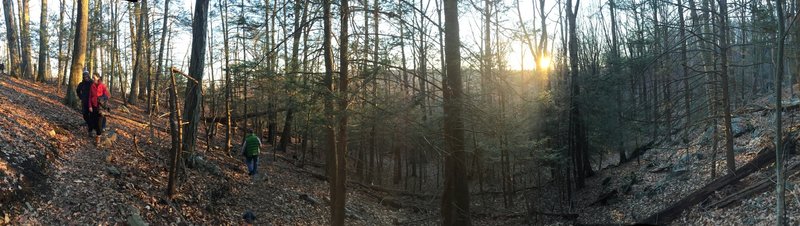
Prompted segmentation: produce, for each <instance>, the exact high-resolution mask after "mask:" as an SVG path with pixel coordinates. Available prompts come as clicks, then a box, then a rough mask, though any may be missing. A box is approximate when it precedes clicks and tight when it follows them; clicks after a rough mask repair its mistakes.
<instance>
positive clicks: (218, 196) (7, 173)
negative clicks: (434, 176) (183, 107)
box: [0, 76, 437, 225]
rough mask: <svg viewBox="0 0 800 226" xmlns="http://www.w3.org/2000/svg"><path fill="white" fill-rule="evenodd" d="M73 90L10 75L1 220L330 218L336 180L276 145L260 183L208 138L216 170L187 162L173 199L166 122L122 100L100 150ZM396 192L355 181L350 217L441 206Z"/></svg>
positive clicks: (265, 157) (3, 102)
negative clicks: (168, 194)
mask: <svg viewBox="0 0 800 226" xmlns="http://www.w3.org/2000/svg"><path fill="white" fill-rule="evenodd" d="M63 95H64V90H61V89H60V88H56V87H53V86H49V85H43V84H34V83H31V82H28V81H25V80H19V79H14V78H9V77H7V76H3V79H0V225H2V224H7V223H10V224H13V225H17V224H44V225H75V224H81V225H84V224H117V223H126V222H127V223H135V222H137V221H136V219H139V218H140V219H142V220H143V221H144V222H147V223H149V224H152V225H168V224H202V225H237V224H240V223H242V222H243V221H242V214H243V213H244V212H245V211H247V210H251V211H252V212H253V213H255V215H256V217H257V221H256V222H257V223H258V224H267V225H268V224H275V225H325V224H327V222H328V217H329V209H328V205H327V201H328V197H327V196H328V185H327V183H326V182H325V181H323V180H320V179H318V178H317V177H314V176H313V175H312V174H318V173H312V172H316V171H319V170H318V169H314V168H310V167H308V166H306V167H305V168H301V167H297V166H296V165H295V164H293V163H292V162H291V160H285V159H291V154H290V153H287V154H285V155H286V156H288V157H289V158H286V157H282V158H277V160H276V158H273V157H272V156H274V155H273V153H272V152H262V155H261V169H260V171H261V172H265V174H266V175H267V176H266V177H265V178H267V179H268V180H256V181H253V180H251V179H250V178H249V176H247V174H246V170H245V166H244V165H243V163H242V160H241V159H238V158H236V157H229V156H228V155H227V154H225V153H223V152H224V151H222V150H219V149H208V148H207V146H206V145H205V141H204V140H202V139H200V140H199V141H198V142H199V147H198V154H200V156H202V158H203V159H205V161H206V162H208V163H209V164H206V165H208V166H211V167H198V168H187V170H185V171H184V174H183V175H182V176H181V177H180V178H181V180H180V182H181V184H182V186H180V188H179V193H180V195H179V196H178V197H177V198H176V199H175V200H174V201H168V200H167V199H165V195H164V194H165V190H166V186H167V174H168V173H167V169H168V166H167V164H166V163H167V158H168V156H169V135H168V133H166V131H163V129H164V128H168V124H167V122H166V120H165V119H163V118H157V119H154V125H155V126H154V128H155V129H154V130H153V132H154V133H153V134H154V136H153V137H151V136H150V131H151V130H150V127H148V124H149V123H148V122H149V119H148V117H147V116H146V114H145V113H144V112H143V111H142V110H141V109H140V108H139V107H135V106H133V107H131V106H128V107H122V105H121V103H120V102H119V100H118V99H114V100H115V102H116V103H114V104H113V106H114V107H112V108H113V110H112V112H111V113H110V115H109V118H108V122H109V125H108V127H109V131H112V132H107V133H106V135H105V137H104V138H103V142H101V144H100V146H99V147H98V146H95V145H94V144H93V141H91V140H90V138H89V135H88V133H87V131H86V129H85V127H84V122H83V119H82V118H81V115H80V113H79V112H77V111H76V110H74V109H71V108H68V107H66V106H65V105H63V104H62V103H61V100H62V99H63ZM201 127H202V126H201ZM111 134H114V135H111ZM200 134H204V133H203V132H202V131H201V133H200ZM265 149H269V147H267V148H265ZM282 154H284V153H278V157H281V156H282ZM387 197H389V194H386V193H382V192H378V191H373V190H368V189H367V188H366V187H365V186H354V185H351V186H349V188H348V204H347V216H348V217H347V219H346V223H347V224H348V225H389V224H397V223H401V224H402V223H408V222H414V221H416V220H419V219H427V218H431V216H435V214H436V213H437V212H435V211H432V210H430V209H432V208H400V209H397V208H390V207H387V206H385V205H382V201H383V200H382V199H386V198H387ZM404 199H405V198H393V200H395V202H397V201H402V200H404ZM411 203H413V202H411ZM412 224H413V223H412Z"/></svg>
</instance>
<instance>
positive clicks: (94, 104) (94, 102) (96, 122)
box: [89, 74, 111, 144]
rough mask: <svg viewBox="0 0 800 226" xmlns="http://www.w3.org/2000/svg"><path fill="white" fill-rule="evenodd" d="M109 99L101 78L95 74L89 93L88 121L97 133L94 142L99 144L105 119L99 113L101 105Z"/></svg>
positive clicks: (109, 95)
mask: <svg viewBox="0 0 800 226" xmlns="http://www.w3.org/2000/svg"><path fill="white" fill-rule="evenodd" d="M110 97H111V94H109V93H108V89H106V84H104V83H103V76H101V75H100V74H95V80H94V83H92V87H91V90H90V91H89V120H90V121H92V123H91V124H92V125H93V126H94V130H95V131H96V132H97V136H95V139H94V142H95V144H98V143H100V135H103V129H104V128H105V127H106V125H105V124H106V123H105V117H103V115H102V113H100V107H101V104H104V103H106V102H107V101H108V99H109V98H110Z"/></svg>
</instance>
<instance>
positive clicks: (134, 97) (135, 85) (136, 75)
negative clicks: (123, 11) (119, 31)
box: [128, 0, 147, 105]
mask: <svg viewBox="0 0 800 226" xmlns="http://www.w3.org/2000/svg"><path fill="white" fill-rule="evenodd" d="M140 4H141V5H140ZM145 4H147V0H143V1H142V2H141V3H138V4H136V6H134V12H133V14H135V15H137V16H136V19H137V20H136V21H137V22H136V35H135V37H134V38H133V39H132V40H136V47H135V49H136V50H135V51H134V53H133V56H134V63H133V73H132V74H131V91H130V92H129V93H128V103H129V104H131V105H136V103H137V102H138V98H139V91H141V89H140V88H139V84H140V83H141V82H140V81H139V80H141V79H142V76H140V75H141V74H142V66H141V64H143V63H144V62H142V53H143V52H144V50H143V48H144V47H143V43H142V42H143V41H144V23H145V21H144V19H143V18H144V16H142V15H141V14H142V8H143V5H145ZM131 23H132V22H131ZM133 27H134V26H133V25H131V33H133Z"/></svg>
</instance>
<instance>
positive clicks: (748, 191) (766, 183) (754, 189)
mask: <svg viewBox="0 0 800 226" xmlns="http://www.w3.org/2000/svg"><path fill="white" fill-rule="evenodd" d="M786 171H787V172H786V175H791V176H794V175H796V174H797V173H798V172H800V164H794V165H793V166H792V167H789V168H788V169H787V170H786ZM774 186H775V181H774V178H771V177H768V178H764V179H762V180H760V181H758V182H756V183H755V184H753V185H750V186H749V187H746V188H744V189H742V190H740V191H738V192H736V193H733V194H730V195H728V196H726V197H724V198H722V199H720V200H718V201H716V202H713V203H711V204H709V205H708V206H707V207H708V208H722V207H725V206H728V205H730V204H732V203H734V202H736V201H739V200H742V199H744V198H747V197H750V196H752V195H755V194H760V193H762V192H765V191H768V190H769V189H770V188H772V187H774Z"/></svg>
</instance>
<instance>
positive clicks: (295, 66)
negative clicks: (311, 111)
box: [277, 0, 308, 151]
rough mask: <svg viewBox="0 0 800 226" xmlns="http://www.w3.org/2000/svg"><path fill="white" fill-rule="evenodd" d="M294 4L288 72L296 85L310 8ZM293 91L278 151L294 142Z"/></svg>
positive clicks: (299, 1) (291, 88)
mask: <svg viewBox="0 0 800 226" xmlns="http://www.w3.org/2000/svg"><path fill="white" fill-rule="evenodd" d="M294 4H295V7H294V17H295V18H294V31H293V32H292V39H293V42H292V57H291V61H290V62H289V68H288V70H287V71H289V78H288V79H289V81H290V83H294V82H293V81H295V80H296V77H297V74H298V73H299V70H300V63H299V61H298V55H299V51H300V38H301V35H302V34H303V32H302V30H303V29H302V27H301V25H302V24H305V22H306V16H307V11H308V10H307V9H306V8H307V7H306V6H308V4H307V1H304V0H295V1H294ZM301 4H302V6H303V7H302V8H303V12H302V15H301V13H300V8H301V7H300V6H301ZM287 87H289V86H287ZM293 89H294V88H293V87H289V89H288V90H286V92H287V94H289V95H288V96H287V98H288V100H287V103H286V120H284V124H283V134H282V135H281V141H280V143H279V144H278V148H277V150H281V151H286V146H288V145H289V143H291V140H292V120H293V117H292V116H293V115H294V99H293V98H292V97H293V96H294V95H292V92H294V91H293Z"/></svg>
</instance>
